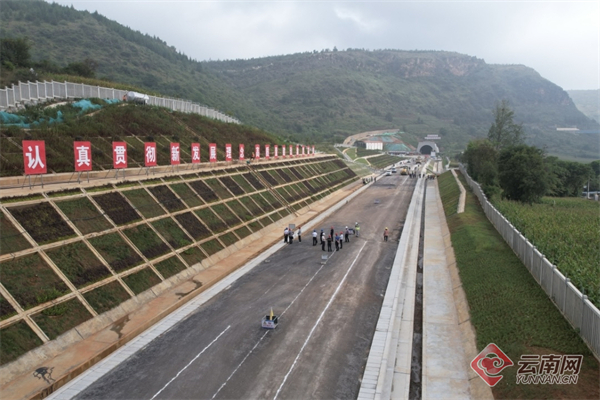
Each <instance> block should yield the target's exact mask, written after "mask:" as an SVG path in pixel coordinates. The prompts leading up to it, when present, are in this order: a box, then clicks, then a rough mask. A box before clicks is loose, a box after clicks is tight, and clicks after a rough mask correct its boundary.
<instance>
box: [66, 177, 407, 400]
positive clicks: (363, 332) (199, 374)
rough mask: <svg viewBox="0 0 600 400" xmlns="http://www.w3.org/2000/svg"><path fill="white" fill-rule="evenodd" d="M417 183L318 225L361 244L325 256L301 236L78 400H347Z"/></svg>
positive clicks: (360, 201) (367, 195)
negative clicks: (272, 325) (274, 322)
mask: <svg viewBox="0 0 600 400" xmlns="http://www.w3.org/2000/svg"><path fill="white" fill-rule="evenodd" d="M415 182H416V179H411V178H409V177H408V176H400V175H397V174H393V175H392V176H386V177H382V178H380V179H378V180H377V182H376V183H375V184H374V185H372V186H371V187H369V188H368V189H367V190H366V191H365V192H364V193H363V194H361V195H360V196H358V197H356V198H354V199H353V200H351V201H350V202H349V203H348V204H346V205H344V206H343V207H342V208H340V209H339V210H338V211H337V212H336V213H334V214H333V215H331V216H329V217H328V218H326V219H325V220H324V222H323V223H321V224H320V226H319V227H318V232H320V229H321V228H322V229H324V230H325V232H326V234H328V233H329V231H330V229H331V227H332V226H333V227H334V229H335V231H336V232H340V231H343V230H344V228H345V227H346V226H349V227H352V226H353V225H354V223H355V222H359V224H360V226H361V229H360V237H358V238H357V237H354V236H351V237H350V243H344V246H343V248H342V249H341V250H340V251H335V247H333V249H334V252H331V253H329V252H327V251H325V252H323V251H322V250H321V246H320V244H319V245H317V246H313V245H312V236H311V233H312V229H310V230H304V231H303V234H302V242H301V243H300V242H298V240H297V239H295V240H294V243H293V244H291V245H286V246H284V247H283V248H281V249H280V250H279V251H277V252H275V253H274V254H272V255H271V256H270V257H269V258H268V259H266V260H264V261H263V262H261V263H260V264H258V265H257V266H255V267H254V268H253V269H252V270H251V271H250V272H248V273H247V274H245V275H243V276H241V277H240V278H239V279H237V280H236V281H235V282H233V283H232V284H231V285H230V286H228V287H227V288H226V289H225V290H223V291H221V292H220V293H218V294H217V295H215V296H214V297H212V298H211V299H210V300H209V301H207V302H205V303H204V304H203V305H201V306H200V307H198V309H196V310H195V311H194V312H192V313H191V314H190V315H188V316H187V317H186V318H185V319H183V320H182V321H180V322H179V323H177V324H175V325H174V326H173V327H172V328H171V329H169V330H167V331H166V332H164V333H163V334H161V335H160V336H158V337H157V338H156V339H155V340H153V341H151V342H150V343H148V344H147V345H146V346H145V347H143V348H142V349H141V350H139V351H137V352H135V353H134V354H132V355H131V356H130V357H129V358H127V359H126V360H125V361H124V362H121V363H120V364H118V365H116V366H115V367H114V368H113V369H112V370H111V371H109V372H108V373H106V374H104V375H103V376H100V377H95V378H93V379H91V380H90V379H89V378H88V380H89V381H88V382H87V383H86V385H87V387H86V388H85V389H84V390H83V391H81V392H80V393H79V394H78V395H77V397H76V398H78V399H184V398H187V399H189V398H195V399H248V398H264V399H266V398H269V399H293V398H356V396H357V394H358V390H359V387H360V379H361V377H362V373H363V369H364V366H365V363H366V359H367V356H368V351H369V346H370V343H371V340H372V337H373V333H374V329H375V325H376V322H377V318H378V315H379V310H380V307H381V303H382V299H383V295H384V291H385V287H386V284H387V281H388V278H389V273H390V268H391V265H392V262H393V259H394V256H395V253H396V248H397V246H398V239H399V237H400V233H401V230H402V226H403V222H404V219H405V215H406V211H407V208H408V205H409V202H410V199H411V195H412V192H413V188H414V185H415ZM386 227H387V228H388V229H389V232H390V239H389V241H387V242H384V241H383V231H384V229H385V228H386ZM276 229H280V230H281V232H282V241H283V229H284V226H281V227H276ZM323 255H327V256H328V258H327V260H326V261H325V260H324V259H323V258H322V256H323ZM271 308H272V309H273V311H274V313H275V315H278V316H279V324H278V327H277V328H276V329H274V330H266V329H263V328H261V326H260V321H261V318H262V317H263V316H264V315H266V314H268V313H269V311H270V310H271Z"/></svg>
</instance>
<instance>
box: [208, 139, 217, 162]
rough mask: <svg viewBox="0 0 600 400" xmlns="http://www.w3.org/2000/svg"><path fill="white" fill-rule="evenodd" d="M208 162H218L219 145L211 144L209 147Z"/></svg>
mask: <svg viewBox="0 0 600 400" xmlns="http://www.w3.org/2000/svg"><path fill="white" fill-rule="evenodd" d="M208 161H210V162H217V144H216V143H210V144H209V145H208Z"/></svg>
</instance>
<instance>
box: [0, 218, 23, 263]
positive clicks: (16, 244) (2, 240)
mask: <svg viewBox="0 0 600 400" xmlns="http://www.w3.org/2000/svg"><path fill="white" fill-rule="evenodd" d="M0 232H1V233H0V254H8V253H16V252H18V251H21V250H25V249H28V248H30V247H31V245H30V244H29V242H28V241H27V239H25V236H23V235H22V234H21V233H20V232H19V231H18V229H17V228H15V226H14V225H13V224H12V222H10V221H9V220H8V218H6V217H5V216H4V213H1V212H0Z"/></svg>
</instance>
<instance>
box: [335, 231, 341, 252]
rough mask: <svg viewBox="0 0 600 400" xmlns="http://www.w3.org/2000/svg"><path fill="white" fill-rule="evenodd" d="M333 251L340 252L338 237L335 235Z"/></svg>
mask: <svg viewBox="0 0 600 400" xmlns="http://www.w3.org/2000/svg"><path fill="white" fill-rule="evenodd" d="M335 251H340V235H335Z"/></svg>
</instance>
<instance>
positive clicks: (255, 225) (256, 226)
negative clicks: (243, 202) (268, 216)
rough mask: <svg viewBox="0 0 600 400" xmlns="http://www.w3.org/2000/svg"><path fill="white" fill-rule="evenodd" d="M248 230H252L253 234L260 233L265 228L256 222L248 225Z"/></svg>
mask: <svg viewBox="0 0 600 400" xmlns="http://www.w3.org/2000/svg"><path fill="white" fill-rule="evenodd" d="M248 228H250V229H251V230H252V232H258V231H260V230H261V229H262V228H263V226H262V225H261V224H260V222H258V221H254V222H250V223H249V224H248Z"/></svg>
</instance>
